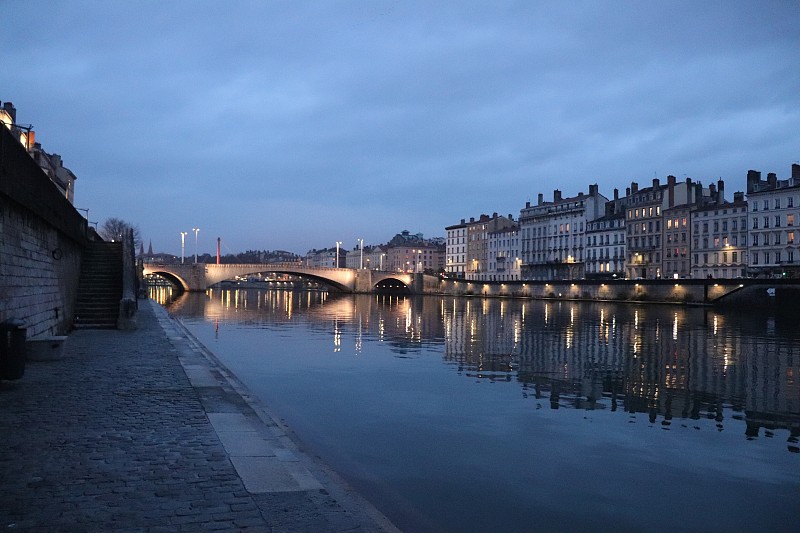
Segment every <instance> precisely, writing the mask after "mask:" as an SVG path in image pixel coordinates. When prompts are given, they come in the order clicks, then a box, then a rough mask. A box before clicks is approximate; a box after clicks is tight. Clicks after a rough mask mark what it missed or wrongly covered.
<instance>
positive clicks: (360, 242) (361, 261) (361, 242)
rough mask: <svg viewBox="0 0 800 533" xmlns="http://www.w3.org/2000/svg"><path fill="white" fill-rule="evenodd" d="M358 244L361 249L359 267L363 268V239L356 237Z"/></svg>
mask: <svg viewBox="0 0 800 533" xmlns="http://www.w3.org/2000/svg"><path fill="white" fill-rule="evenodd" d="M358 242H359V245H358V248H359V249H360V250H361V259H360V260H359V265H358V268H359V269H363V268H364V239H358Z"/></svg>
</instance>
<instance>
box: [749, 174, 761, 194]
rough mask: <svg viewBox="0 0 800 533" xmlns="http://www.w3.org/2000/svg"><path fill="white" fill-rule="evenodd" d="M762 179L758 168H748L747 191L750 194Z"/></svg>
mask: <svg viewBox="0 0 800 533" xmlns="http://www.w3.org/2000/svg"><path fill="white" fill-rule="evenodd" d="M760 181H761V172H759V171H757V170H748V171H747V192H748V194H749V193H751V192H753V191H755V190H756V187H757V186H758V182H760Z"/></svg>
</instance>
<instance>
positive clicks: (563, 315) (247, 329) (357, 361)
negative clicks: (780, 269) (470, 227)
mask: <svg viewBox="0 0 800 533" xmlns="http://www.w3.org/2000/svg"><path fill="white" fill-rule="evenodd" d="M155 297H156V298H157V299H160V300H162V301H164V302H165V303H166V299H167V295H166V294H165V293H164V292H163V289H162V290H160V291H158V292H157V294H155ZM166 305H167V306H168V308H169V310H170V312H171V313H173V314H174V315H176V316H177V317H179V318H180V319H181V320H182V321H183V322H184V323H185V324H186V326H187V327H188V328H189V330H190V331H191V332H192V334H194V335H195V336H196V337H197V338H198V339H199V340H200V341H201V342H203V343H204V344H205V346H206V347H208V348H209V349H210V350H211V351H213V352H214V353H215V354H216V355H217V357H218V358H219V359H220V360H221V361H222V362H223V363H224V364H225V365H226V366H227V367H228V368H229V369H230V370H231V371H233V372H234V373H235V374H236V375H237V377H238V378H239V379H240V380H242V381H243V382H244V383H245V384H246V385H247V387H249V389H250V390H251V391H252V392H253V393H254V394H256V395H258V396H259V397H260V398H261V399H262V400H263V401H264V402H265V403H266V404H267V405H269V406H270V408H271V409H272V410H273V411H274V412H275V413H277V414H278V415H279V416H280V417H281V418H283V419H284V420H285V421H286V423H287V424H288V425H289V426H290V427H291V428H292V429H293V430H294V431H295V433H296V434H297V435H298V436H299V438H300V439H301V440H302V441H303V442H304V443H305V445H306V446H307V447H308V448H310V450H312V451H313V453H315V454H316V455H319V456H320V457H322V458H323V459H324V460H325V461H326V462H327V463H328V464H329V465H330V466H332V467H333V468H334V469H335V470H337V471H338V472H339V473H340V474H341V475H342V477H344V478H345V479H346V480H348V482H349V483H351V485H353V486H354V487H355V488H356V489H357V490H359V492H361V493H362V494H363V495H364V496H365V497H367V498H368V499H369V500H370V501H372V502H373V503H374V504H375V505H376V506H377V507H378V508H379V509H380V510H381V511H383V512H384V514H386V515H387V516H388V517H389V518H390V519H391V520H392V521H393V522H394V523H395V524H396V525H397V526H398V527H400V528H401V529H403V530H406V531H423V532H424V531H453V532H469V531H502V532H518V531H519V532H523V531H524V532H527V531H755V530H760V531H795V530H796V527H797V519H798V516H800V514H798V512H799V511H800V453H798V452H800V448H798V446H800V444H798V436H800V328H798V327H797V317H796V316H780V315H769V314H766V315H757V316H756V315H752V314H751V315H749V316H748V315H742V314H733V313H724V312H720V311H715V310H709V309H703V308H686V307H678V306H663V305H638V304H637V305H634V304H612V303H608V304H606V303H577V302H569V301H547V302H545V301H532V300H503V299H481V298H458V297H456V298H453V297H444V298H442V297H430V296H425V297H397V296H394V297H392V296H376V295H358V296H352V295H336V294H333V293H327V292H319V291H290V290H254V289H248V290H239V289H235V288H234V289H213V290H209V291H207V292H206V293H205V294H196V293H195V294H184V295H182V296H180V297H179V298H178V299H176V300H174V301H172V302H171V303H166Z"/></svg>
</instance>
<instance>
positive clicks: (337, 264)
mask: <svg viewBox="0 0 800 533" xmlns="http://www.w3.org/2000/svg"><path fill="white" fill-rule="evenodd" d="M341 244H342V241H336V259H334V267H335V268H339V246H340V245H341Z"/></svg>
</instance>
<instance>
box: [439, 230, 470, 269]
mask: <svg viewBox="0 0 800 533" xmlns="http://www.w3.org/2000/svg"><path fill="white" fill-rule="evenodd" d="M445 231H446V232H447V242H446V243H445V265H444V271H445V274H446V275H447V276H448V277H450V278H462V279H463V278H464V277H465V275H466V274H465V272H466V265H467V224H466V221H465V220H464V219H463V218H462V219H461V223H460V224H456V225H454V226H448V227H446V228H445Z"/></svg>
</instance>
